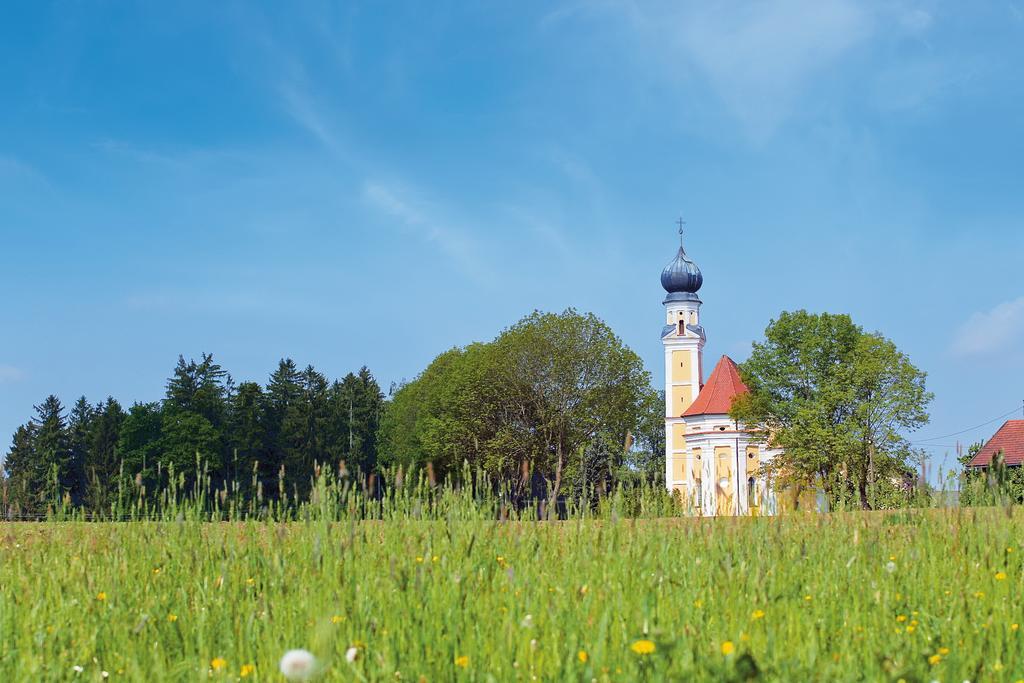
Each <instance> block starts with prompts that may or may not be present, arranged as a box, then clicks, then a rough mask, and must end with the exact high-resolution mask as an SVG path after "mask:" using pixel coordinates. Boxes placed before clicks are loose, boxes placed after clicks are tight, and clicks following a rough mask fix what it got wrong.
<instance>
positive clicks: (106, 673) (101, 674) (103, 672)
mask: <svg viewBox="0 0 1024 683" xmlns="http://www.w3.org/2000/svg"><path fill="white" fill-rule="evenodd" d="M100 676H103V678H110V672H108V671H101V672H100Z"/></svg>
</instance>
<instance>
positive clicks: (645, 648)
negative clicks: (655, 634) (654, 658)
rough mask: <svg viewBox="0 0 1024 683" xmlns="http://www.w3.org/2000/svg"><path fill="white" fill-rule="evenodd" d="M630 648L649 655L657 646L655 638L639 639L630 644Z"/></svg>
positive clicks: (639, 653) (640, 653)
mask: <svg viewBox="0 0 1024 683" xmlns="http://www.w3.org/2000/svg"><path fill="white" fill-rule="evenodd" d="M629 649H630V650H632V651H633V652H635V653H637V654H638V655H649V654H651V653H652V652H654V651H655V650H656V649H657V647H656V646H655V645H654V641H653V640H638V641H636V642H635V643H633V644H632V645H630V646H629Z"/></svg>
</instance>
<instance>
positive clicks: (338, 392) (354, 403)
mask: <svg viewBox="0 0 1024 683" xmlns="http://www.w3.org/2000/svg"><path fill="white" fill-rule="evenodd" d="M328 404H329V413H330V420H329V423H330V424H329V429H330V435H329V437H328V442H329V444H330V448H329V450H330V454H331V456H332V460H335V461H337V460H344V461H345V462H346V465H347V466H348V467H349V468H356V469H358V470H359V471H361V472H363V473H364V474H365V473H369V472H372V471H373V470H375V469H376V468H377V429H378V427H379V425H380V417H381V413H382V411H383V407H384V392H382V391H381V389H380V385H379V384H377V380H375V379H374V377H373V375H372V374H371V373H370V371H369V369H368V368H366V367H365V366H363V367H362V368H360V370H359V373H358V374H352V373H349V374H347V375H345V377H344V378H342V379H341V381H336V382H334V384H332V385H331V389H330V392H329V395H328Z"/></svg>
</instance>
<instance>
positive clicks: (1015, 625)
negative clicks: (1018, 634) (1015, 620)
mask: <svg viewBox="0 0 1024 683" xmlns="http://www.w3.org/2000/svg"><path fill="white" fill-rule="evenodd" d="M1019 628H1020V624H1010V630H1011V631H1016V630H1017V629H1019Z"/></svg>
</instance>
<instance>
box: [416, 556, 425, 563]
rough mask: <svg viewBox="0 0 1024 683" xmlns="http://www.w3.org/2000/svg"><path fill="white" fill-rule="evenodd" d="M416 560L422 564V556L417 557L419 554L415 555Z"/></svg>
mask: <svg viewBox="0 0 1024 683" xmlns="http://www.w3.org/2000/svg"><path fill="white" fill-rule="evenodd" d="M416 562H417V563H418V564H423V558H422V557H419V556H417V557H416Z"/></svg>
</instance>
